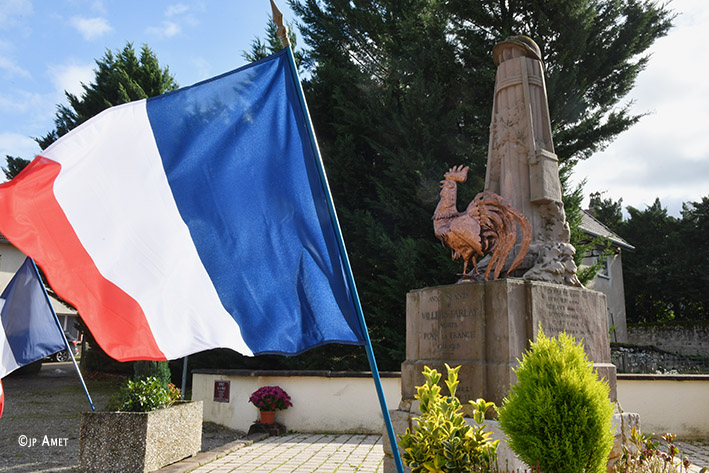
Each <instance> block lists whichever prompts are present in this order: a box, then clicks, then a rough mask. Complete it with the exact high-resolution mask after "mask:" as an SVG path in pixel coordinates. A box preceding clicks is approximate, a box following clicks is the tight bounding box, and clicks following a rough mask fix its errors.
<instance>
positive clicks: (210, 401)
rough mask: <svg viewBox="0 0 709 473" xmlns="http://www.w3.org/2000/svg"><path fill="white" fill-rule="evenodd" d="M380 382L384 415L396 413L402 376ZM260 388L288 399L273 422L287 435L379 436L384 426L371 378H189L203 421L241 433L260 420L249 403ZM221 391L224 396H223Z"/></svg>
mask: <svg viewBox="0 0 709 473" xmlns="http://www.w3.org/2000/svg"><path fill="white" fill-rule="evenodd" d="M380 377H381V379H382V387H383V390H384V396H385V398H386V401H387V405H388V406H389V409H396V408H397V407H398V406H399V401H400V400H401V375H400V374H399V373H380ZM226 383H228V384H226ZM261 386H280V387H281V388H283V389H284V390H285V391H286V392H287V393H288V394H289V395H290V396H291V400H292V402H293V407H291V408H289V409H286V410H284V411H277V412H276V422H278V423H281V424H283V425H285V426H286V427H287V428H288V429H289V430H293V431H298V432H342V433H377V434H380V433H382V428H383V425H384V421H383V417H382V413H381V409H380V407H379V401H378V398H377V393H376V390H375V387H374V381H373V379H372V375H371V374H370V373H359V372H334V371H251V370H195V371H193V372H192V399H194V400H197V399H201V400H203V401H204V420H206V421H210V422H215V423H217V424H222V425H226V426H228V427H230V428H232V429H237V430H241V431H244V432H246V431H248V430H249V426H251V424H253V423H254V422H255V421H256V420H258V418H259V415H258V410H257V409H256V407H254V405H253V404H250V403H249V397H250V396H251V393H253V392H254V391H256V390H257V389H258V388H260V387H261ZM215 390H216V392H215ZM225 390H228V393H226V395H225ZM215 399H217V400H216V401H215Z"/></svg>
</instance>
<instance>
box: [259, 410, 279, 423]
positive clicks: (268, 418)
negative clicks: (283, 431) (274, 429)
mask: <svg viewBox="0 0 709 473" xmlns="http://www.w3.org/2000/svg"><path fill="white" fill-rule="evenodd" d="M260 413H261V423H262V424H273V421H274V419H275V418H276V412H275V411H260Z"/></svg>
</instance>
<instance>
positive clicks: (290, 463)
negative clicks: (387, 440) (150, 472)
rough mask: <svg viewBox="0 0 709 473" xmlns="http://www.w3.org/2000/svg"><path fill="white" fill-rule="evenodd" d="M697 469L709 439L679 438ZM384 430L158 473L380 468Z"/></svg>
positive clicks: (232, 454) (272, 442)
mask: <svg viewBox="0 0 709 473" xmlns="http://www.w3.org/2000/svg"><path fill="white" fill-rule="evenodd" d="M677 445H678V448H680V450H681V451H682V452H683V453H684V454H685V455H686V456H688V457H689V458H690V460H691V461H692V462H693V465H692V467H691V468H690V471H691V472H693V473H698V472H699V471H700V469H701V467H703V466H709V442H706V441H684V442H677ZM383 456H384V452H383V450H382V438H381V436H380V435H333V434H288V435H283V436H280V437H270V438H266V439H265V440H261V441H255V442H254V441H253V439H252V440H246V441H241V442H234V443H233V444H231V445H227V446H225V448H223V449H220V450H217V451H214V452H209V453H202V454H199V455H198V456H196V457H193V458H190V459H186V460H184V461H182V462H179V463H177V464H175V465H171V466H168V467H165V468H163V469H161V470H158V472H157V473H183V472H191V473H227V472H232V473H247V472H248V473H267V472H268V473H290V472H302V473H306V472H317V473H334V472H337V473H353V472H361V473H375V472H376V473H381V472H382V471H383V466H382V459H383Z"/></svg>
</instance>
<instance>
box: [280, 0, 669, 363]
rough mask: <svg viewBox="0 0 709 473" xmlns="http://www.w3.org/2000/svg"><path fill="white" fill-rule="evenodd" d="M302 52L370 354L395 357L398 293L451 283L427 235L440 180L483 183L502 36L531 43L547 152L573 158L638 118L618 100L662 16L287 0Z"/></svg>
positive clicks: (458, 3)
mask: <svg viewBox="0 0 709 473" xmlns="http://www.w3.org/2000/svg"><path fill="white" fill-rule="evenodd" d="M291 6H292V9H293V10H294V11H295V12H296V14H297V15H299V17H300V19H301V20H302V22H301V33H302V35H303V38H304V41H305V43H306V44H307V45H308V46H309V47H310V49H309V51H308V54H307V58H306V64H308V65H309V66H310V72H311V77H310V80H309V81H308V83H307V84H306V93H307V96H308V104H309V106H310V109H311V114H312V118H313V121H314V124H315V129H316V132H317V135H318V139H319V143H320V146H321V150H322V154H323V159H324V161H325V165H326V168H327V172H328V176H329V178H330V183H331V186H332V189H333V194H334V197H335V204H336V206H337V209H338V212H339V214H340V218H341V224H342V227H343V233H344V235H345V239H346V241H347V245H348V249H349V254H350V258H351V259H352V266H353V269H354V272H355V278H356V280H357V282H358V285H359V286H360V295H361V299H362V302H363V305H364V307H365V312H366V315H367V320H368V323H369V325H370V331H371V333H372V340H373V343H374V345H375V350H376V351H377V353H378V357H379V358H380V362H381V363H382V365H383V367H384V368H385V369H398V367H399V363H400V362H401V361H402V360H403V358H404V337H403V333H404V332H405V327H404V324H405V316H404V301H405V293H406V292H407V291H408V290H411V289H415V288H419V287H423V286H428V285H435V284H442V283H450V282H453V280H454V279H455V276H454V274H455V272H456V270H458V269H459V268H457V266H456V265H452V264H451V263H450V262H449V260H448V254H447V253H446V252H445V251H443V250H441V248H440V247H438V244H437V242H436V241H435V239H434V238H433V237H432V230H431V228H432V227H431V215H432V214H433V210H434V208H435V205H436V203H437V200H438V183H439V181H440V179H441V177H442V174H443V173H444V172H445V171H446V170H447V169H448V167H450V166H451V165H454V164H467V165H470V166H471V172H470V174H469V175H470V176H471V179H470V181H469V182H468V183H467V184H466V185H465V186H461V194H460V195H459V199H460V201H461V202H463V201H465V202H466V203H467V202H468V201H469V200H470V198H471V197H472V196H473V195H474V193H475V192H477V191H480V190H481V188H482V183H483V177H484V166H485V162H486V155H487V147H488V127H489V124H490V112H491V108H492V95H493V86H494V76H495V65H494V64H493V62H492V58H491V51H492V47H493V46H494V44H496V43H497V42H499V41H501V40H503V39H504V38H505V37H507V36H510V35H515V34H526V35H529V36H531V37H532V38H533V39H535V40H536V41H537V42H538V43H539V46H540V47H541V49H542V52H543V56H544V60H545V62H546V64H547V71H546V74H547V86H548V92H549V106H550V110H551V117H552V120H553V123H552V126H553V131H554V133H555V144H556V151H557V154H558V155H559V158H560V160H561V161H562V163H566V164H567V165H571V164H573V163H574V162H575V161H576V160H578V159H584V158H586V157H588V156H590V155H591V154H592V153H593V152H594V151H596V150H598V149H601V148H602V147H603V146H605V145H606V144H607V143H608V142H610V141H611V140H612V139H613V138H614V137H615V136H617V135H618V134H619V133H621V132H622V131H624V130H626V129H627V128H628V127H630V126H631V125H632V124H633V123H635V122H636V121H637V120H638V119H639V118H640V117H639V116H638V115H633V114H631V113H630V112H629V110H628V104H622V103H621V101H622V99H623V98H624V97H625V96H626V95H627V93H628V92H629V91H630V89H631V88H632V86H633V84H634V81H635V78H636V77H637V75H638V73H639V72H640V71H641V70H642V69H643V67H644V66H645V64H646V62H647V60H648V56H647V54H646V51H647V48H648V47H649V46H650V45H651V44H652V43H653V41H654V40H655V39H657V38H658V37H661V36H663V35H664V34H666V32H667V30H668V29H669V27H670V24H671V19H672V14H671V13H670V12H669V11H668V10H667V9H666V8H665V7H662V6H658V5H656V4H655V3H654V2H650V1H643V0H570V1H569V0H563V1H561V0H556V1H551V2H549V1H546V2H538V1H530V0H526V1H525V0H523V1H518V2H511V1H508V0H498V1H494V2H470V1H468V0H407V1H400V0H377V1H375V0H353V1H345V0H293V1H292V2H291Z"/></svg>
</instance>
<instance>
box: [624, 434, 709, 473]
mask: <svg viewBox="0 0 709 473" xmlns="http://www.w3.org/2000/svg"><path fill="white" fill-rule="evenodd" d="M662 440H664V441H665V449H666V450H667V452H663V451H662V450H660V444H659V442H657V441H654V440H652V436H651V435H645V434H642V433H641V432H640V431H639V430H637V429H636V428H635V427H633V430H632V431H631V432H630V445H629V446H626V445H623V447H622V448H623V455H622V456H621V457H620V460H618V462H617V463H616V464H615V465H613V473H683V472H684V473H687V472H688V471H689V467H690V465H691V463H690V461H689V459H688V458H687V457H684V456H679V455H680V451H679V449H678V448H677V447H676V446H675V444H674V441H675V435H674V434H665V435H663V436H662ZM699 471H700V473H706V471H707V468H706V467H704V468H702V469H701V470H699Z"/></svg>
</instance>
